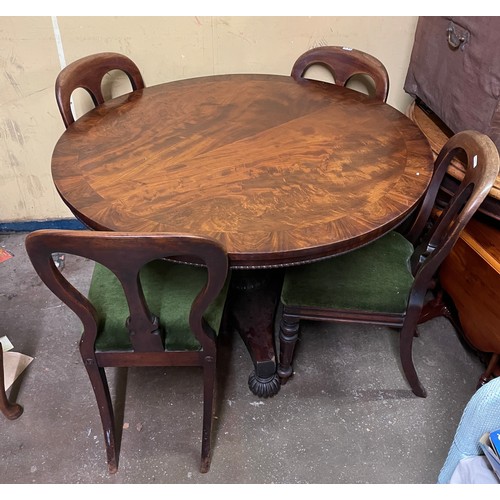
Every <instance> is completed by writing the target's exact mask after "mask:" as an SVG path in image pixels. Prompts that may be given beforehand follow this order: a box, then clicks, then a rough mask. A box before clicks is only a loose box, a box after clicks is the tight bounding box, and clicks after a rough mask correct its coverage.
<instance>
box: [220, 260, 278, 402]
mask: <svg viewBox="0 0 500 500" xmlns="http://www.w3.org/2000/svg"><path fill="white" fill-rule="evenodd" d="M282 282H283V271H282V270H281V269H251V270H234V271H233V274H232V278H231V290H230V297H229V303H228V307H227V312H228V314H229V317H228V319H229V323H230V325H231V326H232V327H233V328H235V329H236V330H237V331H238V333H239V335H240V336H241V338H242V339H243V341H244V343H245V345H246V347H247V349H248V352H249V353H250V356H251V358H252V361H253V364H254V367H255V370H254V372H253V373H251V374H250V376H249V379H248V386H249V388H250V390H251V391H252V392H253V393H254V394H255V395H256V396H259V397H264V398H267V397H271V396H274V395H275V394H277V393H278V392H279V390H280V379H279V376H278V374H277V373H276V366H277V362H276V349H275V344H274V321H275V315H276V309H277V307H278V301H279V296H280V291H281V285H282Z"/></svg>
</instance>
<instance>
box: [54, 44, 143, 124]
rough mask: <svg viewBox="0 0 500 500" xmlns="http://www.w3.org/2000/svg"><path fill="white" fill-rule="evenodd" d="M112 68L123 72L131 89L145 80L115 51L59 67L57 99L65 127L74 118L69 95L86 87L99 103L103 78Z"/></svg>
mask: <svg viewBox="0 0 500 500" xmlns="http://www.w3.org/2000/svg"><path fill="white" fill-rule="evenodd" d="M112 70H120V71H123V72H124V73H125V74H126V75H127V77H128V79H129V81H130V84H131V85H132V90H138V89H143V88H144V80H143V78H142V75H141V72H140V71H139V68H138V67H137V66H136V64H135V63H134V62H133V61H132V60H131V59H129V58H128V57H126V56H124V55H122V54H117V53H115V52H102V53H99V54H92V55H90V56H86V57H82V58H81V59H78V60H76V61H74V62H72V63H70V64H68V65H67V66H66V67H65V68H64V69H62V70H61V72H60V73H59V75H58V76H57V79H56V85H55V87H56V101H57V106H58V107H59V111H60V113H61V116H62V119H63V122H64V125H65V127H66V128H67V127H68V126H69V125H71V124H72V123H73V122H74V121H75V117H74V115H73V111H72V109H71V95H72V94H73V92H74V91H75V90H76V89H78V88H83V89H85V90H86V91H87V92H88V93H89V95H90V97H91V99H92V102H93V103H94V106H97V105H99V104H102V103H103V102H104V101H105V99H104V96H103V93H102V79H103V78H104V76H105V75H106V74H107V73H109V72H110V71H112Z"/></svg>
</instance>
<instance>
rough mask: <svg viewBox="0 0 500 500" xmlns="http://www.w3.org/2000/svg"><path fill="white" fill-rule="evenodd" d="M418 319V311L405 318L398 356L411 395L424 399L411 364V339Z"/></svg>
mask: <svg viewBox="0 0 500 500" xmlns="http://www.w3.org/2000/svg"><path fill="white" fill-rule="evenodd" d="M419 317H420V311H412V312H411V313H409V314H408V315H407V316H406V318H405V322H404V324H403V327H402V329H401V333H400V337H399V355H400V358H401V365H402V367H403V372H404V374H405V377H406V380H407V381H408V383H409V384H410V387H411V390H412V391H413V394H415V396H419V397H421V398H425V397H427V391H426V390H425V388H424V386H423V385H422V384H421V383H420V380H419V378H418V375H417V371H416V369H415V365H414V364H413V354H412V350H413V349H412V348H413V337H414V336H415V330H416V328H417V323H418V319H419Z"/></svg>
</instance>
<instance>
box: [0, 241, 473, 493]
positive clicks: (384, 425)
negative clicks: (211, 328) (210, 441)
mask: <svg viewBox="0 0 500 500" xmlns="http://www.w3.org/2000/svg"><path fill="white" fill-rule="evenodd" d="M24 237H25V235H24V234H20V233H17V234H0V246H1V247H3V248H5V249H6V250H8V251H10V252H11V253H12V254H14V257H13V258H11V259H9V260H7V261H5V262H3V263H0V307H1V311H2V325H1V329H0V336H2V335H7V336H8V338H9V339H10V340H11V342H12V343H13V344H14V347H15V349H14V350H15V351H18V352H21V353H24V354H27V355H30V356H33V357H34V360H33V362H32V363H31V365H30V366H29V367H28V368H27V370H26V371H25V372H24V373H23V374H22V375H21V377H20V378H19V379H18V380H17V381H16V383H15V384H14V386H13V387H12V389H11V390H10V391H9V393H10V398H11V399H13V400H16V401H17V402H19V403H20V404H22V406H23V407H24V413H23V415H22V416H21V417H20V418H19V419H18V420H15V421H8V420H6V419H5V418H2V416H1V415H0V435H1V441H0V482H1V483H4V484H18V483H23V484H29V483H49V484H53V483H66V484H67V483H141V484H142V483H170V484H172V483H178V484H184V483H190V484H195V483H197V484H208V483H213V484H220V483H229V484H235V483H246V484H249V483H254V484H271V483H309V484H311V483H313V484H351V483H362V484H364V483H375V484H411V483H435V482H436V480H437V476H438V473H439V470H440V468H441V466H442V464H443V462H444V460H445V458H446V455H447V452H448V448H449V446H450V443H451V440H452V437H453V434H454V432H455V428H456V425H457V423H458V421H459V419H460V416H461V414H462V411H463V408H464V406H465V404H466V403H467V401H468V400H469V398H470V397H471V395H472V394H473V392H474V389H475V385H476V382H477V379H478V377H479V375H480V374H481V372H482V370H483V365H482V364H481V362H480V361H479V359H478V358H477V357H476V356H475V355H474V354H473V353H471V352H469V351H468V350H466V349H465V348H464V346H463V345H462V343H461V342H460V340H459V338H458V336H457V334H456V332H455V330H454V329H453V327H452V326H451V324H450V323H449V322H448V321H447V320H446V319H444V318H436V319H434V320H431V321H430V322H428V323H426V324H424V325H422V326H421V327H420V336H419V337H418V338H416V340H415V343H414V357H415V360H416V367H417V370H418V372H419V375H420V378H421V380H422V382H423V384H424V385H425V386H426V388H427V390H428V397H427V398H426V399H421V398H417V397H415V396H414V395H413V394H412V393H411V391H410V390H409V388H408V386H407V384H406V382H405V379H404V378H403V376H402V374H401V371H400V366H399V362H398V355H397V349H398V338H397V333H396V332H395V331H393V330H390V329H388V328H382V327H379V328H374V327H371V326H352V325H333V324H328V325H326V324H313V323H309V324H308V323H305V324H304V325H303V336H302V340H301V341H300V343H299V348H298V350H297V356H296V361H295V375H294V377H293V378H292V379H291V380H290V382H289V383H288V384H287V385H286V386H284V387H282V389H281V392H280V393H279V394H278V395H276V396H275V397H274V398H271V399H259V398H257V397H256V396H254V395H253V394H251V393H250V391H249V390H248V387H247V378H248V375H249V373H250V371H251V370H252V363H251V361H250V358H249V356H248V354H247V351H246V350H245V347H244V345H243V343H242V341H241V339H240V338H239V337H238V336H237V335H236V334H231V333H228V334H226V335H224V336H223V337H222V338H221V348H220V355H219V365H218V368H219V375H220V376H219V382H218V399H217V401H218V405H217V412H216V432H215V434H214V452H213V460H212V467H211V470H210V472H209V473H208V474H200V473H199V471H198V464H199V452H200V436H201V410H202V400H201V372H200V371H199V369H197V368H168V369H165V368H152V369H149V368H141V369H129V370H124V369H117V370H114V371H111V372H110V378H111V382H112V391H113V397H114V399H115V400H116V405H117V408H118V411H117V413H118V415H120V414H121V415H123V422H122V424H123V425H122V426H123V435H122V446H121V455H120V465H119V470H118V472H117V473H116V474H115V475H109V474H108V472H107V467H106V462H105V452H104V444H103V436H102V432H101V427H100V420H99V416H98V411H97V408H96V405H95V402H94V398H93V394H92V390H91V387H90V384H89V382H88V380H87V378H86V377H87V376H86V372H85V370H84V368H83V366H82V364H81V360H80V357H79V352H78V338H79V332H80V325H79V322H78V319H77V318H76V317H75V316H74V314H73V313H72V312H71V311H70V310H68V309H67V308H66V307H65V306H63V305H62V304H61V302H60V301H59V300H58V299H57V298H56V297H55V296H53V295H52V294H51V292H49V291H48V290H47V289H46V288H45V287H44V285H42V284H41V282H40V280H39V279H38V277H37V276H36V275H35V273H34V271H33V270H32V268H31V264H30V263H29V261H28V259H27V257H26V253H25V250H24ZM89 272H90V265H89V262H86V261H85V260H83V259H81V258H77V257H73V256H67V258H66V266H65V270H64V273H65V275H66V276H67V277H68V278H69V279H70V280H71V281H72V282H74V283H75V284H77V285H78V286H81V287H83V289H84V290H85V287H86V286H87V284H88V280H89Z"/></svg>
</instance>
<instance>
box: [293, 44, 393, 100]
mask: <svg viewBox="0 0 500 500" xmlns="http://www.w3.org/2000/svg"><path fill="white" fill-rule="evenodd" d="M316 64H319V65H321V66H323V67H325V68H326V69H327V70H328V71H329V72H330V73H331V74H332V76H333V78H334V80H335V84H336V85H340V86H342V87H345V85H346V83H347V82H348V81H349V79H350V78H352V77H353V76H356V75H368V76H369V77H371V78H372V79H373V81H374V84H375V94H374V96H373V97H374V98H375V99H378V100H379V101H382V102H385V101H386V100H387V95H388V93H389V75H388V73H387V70H386V69H385V66H384V65H383V64H382V63H381V62H380V61H379V60H378V59H377V58H376V57H373V56H371V55H370V54H367V53H365V52H362V51H360V50H356V49H351V48H348V47H336V46H326V47H316V48H314V49H311V50H308V51H307V52H305V53H304V54H302V55H301V56H300V57H299V58H298V59H297V60H296V61H295V64H294V65H293V68H292V74H291V75H292V77H293V78H294V79H295V80H296V81H301V80H305V79H306V78H305V76H304V75H305V73H306V71H307V70H308V69H309V68H310V67H311V66H313V65H316Z"/></svg>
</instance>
